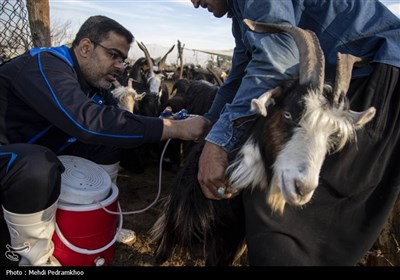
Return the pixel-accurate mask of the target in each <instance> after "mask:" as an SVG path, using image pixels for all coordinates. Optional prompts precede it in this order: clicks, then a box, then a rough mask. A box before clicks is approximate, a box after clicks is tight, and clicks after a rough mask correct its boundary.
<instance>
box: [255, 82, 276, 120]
mask: <svg viewBox="0 0 400 280" xmlns="http://www.w3.org/2000/svg"><path fill="white" fill-rule="evenodd" d="M281 91H282V89H281V87H276V88H273V89H271V90H269V91H267V92H265V93H263V94H262V95H261V96H260V97H259V98H257V99H252V100H251V111H255V112H256V113H257V114H259V115H261V116H263V117H266V116H267V107H268V105H269V104H271V102H274V100H273V98H272V97H273V95H276V94H280V93H281Z"/></svg>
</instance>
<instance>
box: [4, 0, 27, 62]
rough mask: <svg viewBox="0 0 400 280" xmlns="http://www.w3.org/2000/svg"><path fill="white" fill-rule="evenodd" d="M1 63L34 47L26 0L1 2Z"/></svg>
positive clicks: (5, 0)
mask: <svg viewBox="0 0 400 280" xmlns="http://www.w3.org/2000/svg"><path fill="white" fill-rule="evenodd" d="M0 2H1V3H0V30H1V32H0V63H2V62H4V61H6V60H9V59H11V58H13V57H14V56H17V55H19V54H22V53H24V52H26V51H28V50H29V49H30V48H32V47H33V44H32V39H31V31H30V27H29V21H28V12H27V9H26V5H25V1H24V0H2V1H0Z"/></svg>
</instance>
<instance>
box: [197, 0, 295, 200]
mask: <svg viewBox="0 0 400 280" xmlns="http://www.w3.org/2000/svg"><path fill="white" fill-rule="evenodd" d="M233 2H234V7H231V8H232V9H233V10H234V11H235V13H234V14H235V15H236V17H234V18H233V19H232V20H233V24H232V31H233V35H234V37H235V42H236V47H235V51H234V57H233V60H232V69H231V71H230V72H229V76H228V79H227V81H226V83H225V84H224V85H223V86H222V87H221V88H220V90H219V91H218V93H217V96H216V99H215V101H214V102H213V105H212V107H211V109H210V111H209V112H208V114H207V115H206V116H207V117H208V118H210V119H218V120H217V121H216V123H215V124H214V125H213V127H212V129H211V131H210V132H209V133H208V135H207V137H206V144H205V146H204V149H203V151H202V154H201V156H200V160H199V172H198V177H197V178H198V181H199V183H200V186H201V188H202V191H203V194H204V195H205V196H206V197H207V198H210V199H224V198H230V197H231V196H232V194H231V193H229V189H227V190H226V192H225V194H223V195H221V194H220V193H218V188H224V189H226V187H228V186H226V182H225V170H226V168H227V166H228V152H231V151H232V150H233V148H234V147H235V146H236V144H237V143H238V142H239V140H240V137H241V136H242V135H243V133H244V131H245V130H246V128H247V125H248V124H249V121H248V120H249V118H251V117H252V116H253V115H254V112H251V111H250V102H251V100H252V99H253V98H257V97H259V96H260V95H261V94H263V93H264V92H266V91H267V90H269V89H271V88H273V87H275V86H276V85H278V84H279V82H280V81H283V80H287V79H289V78H293V77H294V76H296V75H297V73H298V50H297V47H296V45H295V43H294V41H293V39H292V38H291V37H290V36H289V35H288V34H284V33H281V34H258V33H253V32H251V31H250V30H249V29H248V28H247V27H246V26H245V25H244V24H243V19H245V18H249V19H251V20H254V21H259V22H273V23H286V24H294V14H293V4H292V1H286V0H282V1H279V3H278V2H277V1H269V0H264V1H261V0H260V1H243V0H238V1H233ZM219 114H220V115H219Z"/></svg>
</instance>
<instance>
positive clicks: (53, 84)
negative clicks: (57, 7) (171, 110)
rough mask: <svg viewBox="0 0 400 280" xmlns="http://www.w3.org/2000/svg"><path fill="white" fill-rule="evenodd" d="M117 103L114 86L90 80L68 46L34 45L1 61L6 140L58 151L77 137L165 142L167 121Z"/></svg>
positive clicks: (1, 126)
mask: <svg viewBox="0 0 400 280" xmlns="http://www.w3.org/2000/svg"><path fill="white" fill-rule="evenodd" d="M115 105H116V102H115V99H114V98H113V97H112V95H111V94H110V93H109V91H107V90H98V89H94V88H92V87H90V86H89V85H88V84H87V83H86V81H85V79H84V78H83V75H82V73H81V71H80V68H79V65H78V63H77V60H76V58H75V54H74V52H73V50H72V49H69V48H68V47H66V46H61V47H56V48H36V49H32V50H31V51H29V52H27V53H25V54H23V55H21V56H19V57H17V58H14V59H12V60H11V61H9V62H7V63H4V64H2V65H1V66H0V106H1V108H0V109H1V113H0V143H3V144H4V143H7V139H8V142H9V143H35V144H41V145H44V146H47V147H49V148H51V149H52V150H53V151H55V152H58V151H59V150H60V149H62V147H63V146H64V145H65V144H66V143H67V142H68V141H74V139H77V140H79V141H81V142H83V143H88V144H101V145H110V146H118V147H123V148H129V147H136V146H139V145H141V144H143V143H145V142H158V141H160V139H161V135H162V129H163V124H162V120H160V119H158V118H149V117H143V116H138V115H134V114H131V113H129V112H127V111H124V110H122V109H119V108H118V107H117V106H115ZM2 134H3V135H2ZM4 134H5V136H4Z"/></svg>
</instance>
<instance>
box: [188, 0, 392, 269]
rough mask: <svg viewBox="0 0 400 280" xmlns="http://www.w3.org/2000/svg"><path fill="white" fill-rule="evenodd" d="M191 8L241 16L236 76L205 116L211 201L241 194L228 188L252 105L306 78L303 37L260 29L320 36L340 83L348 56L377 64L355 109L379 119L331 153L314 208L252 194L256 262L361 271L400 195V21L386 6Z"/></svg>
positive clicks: (354, 87)
mask: <svg viewBox="0 0 400 280" xmlns="http://www.w3.org/2000/svg"><path fill="white" fill-rule="evenodd" d="M191 2H192V3H193V5H194V7H195V8H199V7H202V8H207V9H208V11H209V12H211V13H213V15H214V16H215V17H217V18H220V17H223V16H225V15H228V17H230V18H232V33H233V36H234V38H235V42H236V46H235V49H234V54H233V59H232V69H231V70H230V72H229V76H228V78H227V79H226V81H225V82H224V84H223V85H222V86H221V88H220V89H219V90H218V92H217V95H216V98H215V100H214V102H213V104H212V106H211V108H210V110H209V112H208V113H207V114H205V117H207V118H208V119H209V120H211V121H212V122H213V127H212V128H211V130H210V132H209V133H208V135H207V136H206V138H205V139H206V143H205V146H204V148H203V150H202V153H201V156H200V160H199V171H198V181H199V184H200V185H201V189H202V191H203V194H204V195H205V196H206V197H207V198H209V199H215V200H221V199H229V198H231V197H232V196H233V195H234V193H232V192H231V188H230V186H229V185H227V178H226V169H227V167H228V162H229V161H228V154H229V153H232V152H234V151H235V150H236V149H239V148H240V147H238V143H239V142H240V140H241V136H242V135H243V133H244V132H245V131H246V129H247V128H248V127H249V125H250V124H251V123H252V121H253V119H254V114H255V113H254V111H252V110H251V109H250V108H251V106H250V103H251V100H252V99H257V98H258V97H260V96H261V95H262V94H263V93H265V92H268V91H270V90H272V89H273V88H275V87H276V86H279V85H280V84H281V83H282V82H284V81H287V80H289V79H292V78H296V77H297V76H298V75H299V51H298V48H297V46H296V44H295V42H294V40H293V38H292V37H291V36H289V35H288V34H287V33H286V32H280V33H275V32H269V31H264V32H259V31H258V32H255V31H257V30H259V29H262V25H263V24H277V25H283V26H296V27H299V28H302V29H305V30H311V31H313V33H315V35H316V37H317V38H318V40H319V43H320V44H321V48H322V52H323V54H324V56H325V59H326V61H325V73H324V74H325V76H326V77H327V79H328V80H329V79H331V80H332V81H333V78H334V77H335V68H336V63H337V54H338V53H339V52H340V53H343V54H350V55H352V56H355V57H360V58H362V59H363V60H364V61H368V63H366V64H365V65H364V66H363V67H360V68H355V69H354V70H353V72H352V74H351V81H350V85H349V90H348V92H347V97H348V98H349V101H350V106H351V108H352V109H356V110H358V111H361V110H366V109H367V108H369V107H375V109H376V114H375V117H374V118H373V119H372V120H371V121H370V122H369V123H368V124H367V125H365V127H364V128H363V129H361V130H359V131H357V135H356V138H357V143H356V144H354V145H346V146H345V147H344V149H343V150H341V151H340V152H337V153H334V154H331V155H327V157H326V159H325V162H324V163H323V165H322V168H321V171H320V178H319V184H318V188H316V190H315V192H314V194H313V197H312V199H311V201H310V202H309V203H308V204H305V205H303V206H302V207H294V206H293V205H291V203H290V201H289V200H287V201H286V206H285V208H284V211H283V214H281V215H280V214H279V213H276V212H274V211H273V210H274V209H271V206H270V204H269V203H267V200H266V197H267V190H266V189H262V188H258V187H254V188H252V189H251V190H247V189H245V190H244V191H243V192H242V195H243V204H244V212H245V223H246V225H245V227H246V242H247V247H248V257H249V263H250V265H257V266H259V265H273V266H276V265H355V264H356V263H357V262H358V261H359V260H360V259H361V258H362V257H363V256H364V255H365V254H366V252H367V251H368V250H369V249H370V248H371V246H372V245H373V243H374V241H375V240H376V238H377V237H378V235H379V234H380V232H381V230H382V227H383V225H384V223H385V221H386V219H387V217H388V215H389V213H390V211H391V209H392V207H393V205H394V203H395V202H396V199H397V198H398V196H399V192H400V172H399V166H400V160H399V159H398V157H397V156H396V155H397V153H396V151H399V149H400V144H399V138H400V131H399V129H398V127H400V95H399V94H398V93H399V92H400V82H399V78H400V77H399V75H400V71H399V67H400V60H399V59H398V57H400V19H399V18H398V17H396V16H395V15H394V14H393V13H391V12H390V11H389V10H388V9H387V8H386V7H385V6H384V5H383V4H382V3H380V2H379V1H360V0H355V1H345V0H328V1H308V0H302V1H300V0H296V1H293V0H283V1H272V0H260V1H245V0H191ZM246 23H247V24H246ZM260 26H261V27H260ZM349 75H350V74H349ZM349 79H350V77H349ZM344 94H346V93H344ZM317 121H318V120H317ZM266 141H268V139H266ZM287 160H288V161H290V159H287ZM299 168H300V167H299ZM282 176H283V175H282ZM297 187H300V186H297ZM282 188H283V187H282V186H281V191H282ZM296 195H298V196H301V195H303V193H302V191H298V192H297V194H296ZM283 197H286V198H287V197H290V194H287V193H286V194H285V193H284V194H283Z"/></svg>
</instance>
